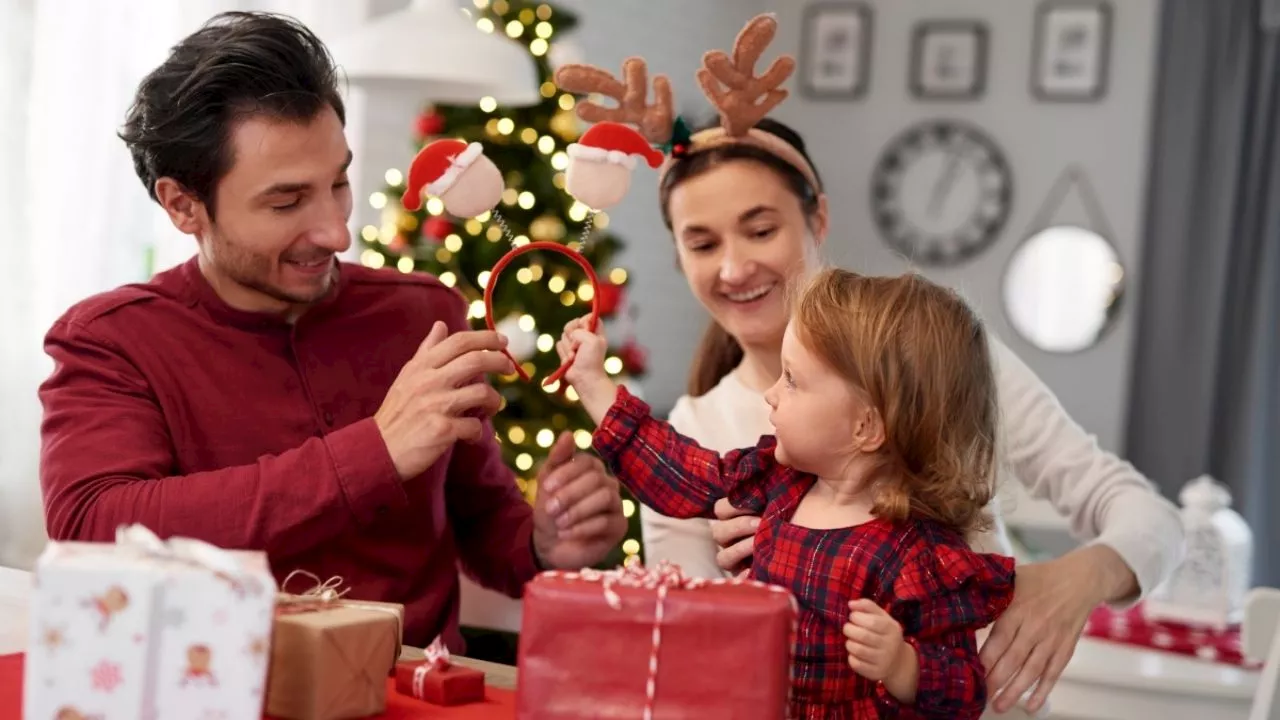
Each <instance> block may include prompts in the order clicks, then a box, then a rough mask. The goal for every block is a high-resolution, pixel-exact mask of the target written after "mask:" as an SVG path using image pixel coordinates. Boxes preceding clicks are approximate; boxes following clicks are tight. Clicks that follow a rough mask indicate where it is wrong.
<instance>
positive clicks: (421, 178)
mask: <svg viewBox="0 0 1280 720" xmlns="http://www.w3.org/2000/svg"><path fill="white" fill-rule="evenodd" d="M483 154H484V146H483V145H481V144H480V143H474V142H473V143H471V144H470V145H468V144H467V143H465V142H463V141H461V140H454V139H452V138H445V139H441V140H436V141H434V142H432V143H429V144H428V145H427V146H426V147H424V148H422V149H421V150H419V151H418V154H417V155H415V156H414V157H413V163H411V164H410V165H409V185H408V187H407V188H405V191H404V196H403V197H402V198H401V199H400V204H401V205H402V206H403V207H404V209H405V210H417V209H418V208H419V207H421V206H422V189H423V188H424V187H425V188H426V189H427V194H428V195H434V196H436V197H439V196H440V195H443V194H444V193H445V192H447V191H448V190H449V188H451V187H453V184H454V183H456V182H457V181H458V178H459V177H460V176H461V175H462V173H463V172H464V171H466V169H467V168H468V167H470V166H471V163H473V162H475V161H476V158H478V157H480V156H481V155H483Z"/></svg>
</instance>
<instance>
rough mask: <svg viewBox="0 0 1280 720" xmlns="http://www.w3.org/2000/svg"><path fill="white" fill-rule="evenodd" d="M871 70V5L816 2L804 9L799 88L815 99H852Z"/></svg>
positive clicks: (863, 90) (867, 81)
mask: <svg viewBox="0 0 1280 720" xmlns="http://www.w3.org/2000/svg"><path fill="white" fill-rule="evenodd" d="M870 70H871V7H870V6H868V5H865V4H863V3H848V2H817V3H813V4H811V5H809V7H808V8H806V9H805V20H804V35H803V38H802V42H801V46H800V75H801V90H802V92H803V93H804V94H805V95H806V96H808V97H811V98H814V99H817V100H855V99H857V98H860V97H862V96H863V95H865V94H866V92H867V87H868V85H870Z"/></svg>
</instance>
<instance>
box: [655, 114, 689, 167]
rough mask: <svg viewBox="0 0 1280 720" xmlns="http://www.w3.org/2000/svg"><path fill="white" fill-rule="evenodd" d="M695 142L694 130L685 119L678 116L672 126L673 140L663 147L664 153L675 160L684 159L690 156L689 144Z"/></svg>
mask: <svg viewBox="0 0 1280 720" xmlns="http://www.w3.org/2000/svg"><path fill="white" fill-rule="evenodd" d="M692 141H693V130H692V129H690V127H689V124H688V123H686V122H685V121H684V118H683V117H681V116H679V115H677V116H676V121H675V122H674V123H672V125H671V139H670V140H668V141H667V142H666V143H664V144H663V145H662V152H664V153H666V154H668V155H670V156H671V157H673V158H682V157H684V156H685V155H687V154H689V144H690V143H691V142H692Z"/></svg>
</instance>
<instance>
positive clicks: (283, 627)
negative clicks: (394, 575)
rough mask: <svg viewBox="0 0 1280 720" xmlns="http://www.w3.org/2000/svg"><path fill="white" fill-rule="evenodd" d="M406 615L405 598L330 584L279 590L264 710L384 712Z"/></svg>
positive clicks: (349, 714) (309, 715)
mask: <svg viewBox="0 0 1280 720" xmlns="http://www.w3.org/2000/svg"><path fill="white" fill-rule="evenodd" d="M403 622H404V606H402V605H398V604H395V603H377V602H365V601H358V600H343V599H340V597H339V596H338V594H337V593H335V592H334V591H333V589H331V588H330V589H325V590H319V589H318V590H316V591H312V592H309V593H307V594H305V595H288V594H281V595H279V597H278V601H277V607H276V619H275V625H274V628H273V630H272V638H271V669H270V673H269V677H268V679H267V701H266V714H267V715H268V716H270V717H273V718H279V719H280V720H346V719H348V718H363V717H368V716H370V715H377V714H379V713H381V712H383V711H384V710H385V709H386V704H387V677H388V676H389V675H390V674H391V672H392V669H393V668H394V667H395V663H396V661H397V660H398V659H399V657H400V642H401V633H402V628H403Z"/></svg>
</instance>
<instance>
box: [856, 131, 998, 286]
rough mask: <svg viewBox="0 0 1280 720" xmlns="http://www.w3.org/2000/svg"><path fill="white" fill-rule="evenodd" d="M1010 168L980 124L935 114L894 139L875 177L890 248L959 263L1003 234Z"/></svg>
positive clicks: (930, 260)
mask: <svg viewBox="0 0 1280 720" xmlns="http://www.w3.org/2000/svg"><path fill="white" fill-rule="evenodd" d="M1012 205H1013V174H1012V172H1011V171H1010V169H1009V164H1008V162H1006V161H1005V158H1004V154H1003V153H1002V152H1001V151H1000V148H999V147H998V146H997V145H996V144H995V142H994V141H993V140H992V139H991V138H990V137H988V136H987V135H986V133H984V132H982V131H981V130H979V129H978V128H976V127H974V126H972V125H968V124H965V123H962V122H958V121H954V120H930V121H927V122H923V123H920V124H918V125H915V126H914V127H912V128H910V129H908V130H907V131H906V132H904V133H902V134H901V135H899V136H897V137H895V138H894V139H893V140H892V141H891V142H890V143H889V145H888V147H886V148H885V150H884V152H883V153H882V154H881V156H880V159H879V161H878V162H877V163H876V166H875V170H874V172H873V174H872V177H871V214H872V217H873V218H874V219H875V223H876V227H877V228H878V229H879V231H880V234H881V236H882V237H883V238H884V240H885V242H886V243H888V244H889V246H890V247H892V248H894V249H895V250H897V251H898V252H900V253H902V254H903V255H905V256H906V258H907V259H908V260H909V261H911V262H912V263H915V264H917V265H926V266H935V267H936V266H954V265H958V264H960V263H962V262H964V261H966V260H969V259H971V258H973V257H974V256H976V255H978V254H979V253H981V252H982V251H983V250H985V249H986V248H988V247H989V246H990V245H991V244H992V243H994V242H995V241H996V240H997V239H998V238H999V237H1000V232H1001V231H1002V230H1003V229H1004V226H1005V222H1006V221H1007V220H1008V219H1009V210H1010V208H1011V206H1012Z"/></svg>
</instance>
